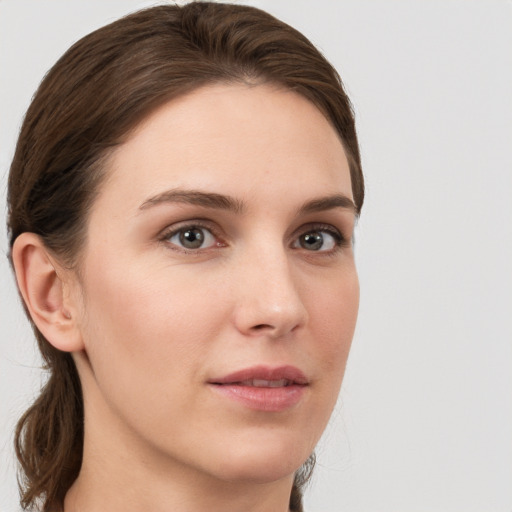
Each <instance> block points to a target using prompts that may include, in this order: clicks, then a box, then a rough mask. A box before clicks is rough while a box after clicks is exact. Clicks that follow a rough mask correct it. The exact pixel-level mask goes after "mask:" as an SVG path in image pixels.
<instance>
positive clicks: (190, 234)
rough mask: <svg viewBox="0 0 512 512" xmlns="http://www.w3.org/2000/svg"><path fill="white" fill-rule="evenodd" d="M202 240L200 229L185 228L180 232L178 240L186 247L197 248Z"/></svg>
mask: <svg viewBox="0 0 512 512" xmlns="http://www.w3.org/2000/svg"><path fill="white" fill-rule="evenodd" d="M203 241H204V234H203V232H202V231H201V230H200V229H197V228H194V229H187V230H186V231H183V232H182V233H181V234H180V242H181V244H182V245H183V246H184V247H187V248H188V249H197V248H198V247H201V245H202V243H203Z"/></svg>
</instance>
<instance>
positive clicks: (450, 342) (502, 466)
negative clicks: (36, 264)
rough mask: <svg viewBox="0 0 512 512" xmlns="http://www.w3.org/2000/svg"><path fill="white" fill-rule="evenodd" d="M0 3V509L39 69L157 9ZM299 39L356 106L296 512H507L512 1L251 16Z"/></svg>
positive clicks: (23, 396) (511, 387)
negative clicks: (334, 394) (341, 325)
mask: <svg viewBox="0 0 512 512" xmlns="http://www.w3.org/2000/svg"><path fill="white" fill-rule="evenodd" d="M154 3H155V2H147V1H146V2H141V1H136V0H117V1H113V0H94V1H93V0H87V1H85V0H46V1H43V0H0V191H1V193H0V196H1V199H0V209H1V216H2V223H1V227H0V244H1V253H2V257H1V258H0V287H1V293H0V315H1V326H0V334H1V338H0V511H2V512H9V511H15V510H18V506H17V490H16V479H15V463H14V457H13V453H12V449H11V445H12V432H13V428H14V424H15V421H16V419H17V418H18V417H19V415H20V414H21V412H22V411H23V410H24V409H25V408H26V406H27V405H28V403H29V401H30V399H31V398H32V397H33V396H34V395H35V393H36V392H37V390H38V387H39V385H40V382H41V378H42V375H41V372H40V370H39V369H38V366H39V364H40V363H39V360H38V357H37V355H36V352H35V349H34V340H33V336H32V334H31V332H30V331H29V329H28V326H27V322H26V321H25V319H24V316H23V312H22V307H21V305H20V302H19V300H18V297H17V293H16V291H15V287H14V280H13V278H12V276H11V273H10V268H9V265H8V262H7V258H6V252H7V240H6V233H5V222H4V217H5V188H6V175H7V171H8V167H9V163H10V159H11V158H12V154H13V149H14V144H15V140H16V137H17V132H18V130H19V127H20V122H21V119H22V116H23V113H24V111H25V110H26V108H27V106H28V104H29V101H30V98H31V95H32V94H33V92H34V91H35V89H36V87H37V85H38V83H39V81H40V80H41V78H42V77H43V75H44V73H45V72H46V70H47V69H48V68H49V67H50V66H51V65H52V64H53V63H54V62H55V61H56V59H57V58H58V57H59V56H60V55H61V54H62V53H63V52H64V51H65V50H66V49H67V47H68V46H69V45H70V44H71V43H73V42H74V41H76V40H77V39H78V38H80V37H81V36H83V35H85V34H86V33H88V32H90V31H91V30H93V29H95V28H98V27H99V26H101V25H104V24H106V23H107V22H109V21H112V20H114V19H115V18H117V17H119V16H121V15H123V14H125V13H128V12H131V11H133V10H136V9H138V8H141V7H144V6H148V5H152V4H154ZM244 3H249V4H252V5H256V6H257V7H261V8H263V9H266V10H268V11H270V12H271V13H273V14H275V15H277V16H278V17H280V18H282V19H283V20H284V21H287V22H288V23H290V24H291V25H293V26H295V27H296V28H298V29H299V30H301V31H303V32H304V33H305V34H306V35H307V36H308V37H309V38H310V39H311V40H312V41H313V42H314V43H315V44H316V45H317V46H318V47H319V48H320V49H321V50H322V51H323V52H324V54H325V55H326V56H327V58H328V59H329V60H330V61H331V62H332V63H333V64H334V65H335V66H336V68H337V69H338V70H339V72H340V74H341V76H342V78H343V80H344V82H345V85H346V87H347V90H348V92H349V95H350V97H351V98H352V100H353V103H354V105H355V112H356V120H357V126H358V131H359V137H360V141H361V147H362V156H363V168H364V172H365V175H366V180H367V199H366V204H365V206H364V209H363V214H362V218H361V220H360V222H359V226H358V229H357V232H356V238H357V241H356V256H357V262H358V267H359V272H360V278H361V291H362V293H361V308H360V317H359V325H358V329H357V332H356V336H355V340H354V345H353V350H352V353H351V356H350V359H349V363H348V368H347V373H346V377H345V382H344V386H343V390H342V394H341V398H340V402H339V405H338V407H337V409H336V411H335V413H334V415H333V418H332V421H331V424H330V426H329V428H328V430H327V432H326V434H325V436H324V437H323V439H322V441H321V443H320V445H319V447H318V459H319V461H318V465H317V468H316V471H315V476H314V478H313V481H312V484H311V487H310V489H309V491H308V494H307V499H306V504H307V507H306V508H307V510H308V512H338V511H350V512H372V511H376V512H402V511H404V512H405V511H406V512H424V511H435V512H461V511H464V512H510V511H511V510H512V398H511V397H512V320H511V317H512V263H511V262H512V204H511V203H512V201H511V197H512V152H511V147H512V3H511V2H510V1H508V0H479V1H474V0H429V1H424V0H403V1H392V0H382V1H375V0H374V1H370V0H341V1H333V0H316V1H313V0H261V1H248V2H244Z"/></svg>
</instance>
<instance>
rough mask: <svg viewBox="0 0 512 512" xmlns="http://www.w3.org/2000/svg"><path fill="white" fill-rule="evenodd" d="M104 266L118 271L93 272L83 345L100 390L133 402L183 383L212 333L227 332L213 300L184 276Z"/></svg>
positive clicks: (156, 270) (175, 273)
mask: <svg viewBox="0 0 512 512" xmlns="http://www.w3.org/2000/svg"><path fill="white" fill-rule="evenodd" d="M105 268H109V269H114V268H115V269H116V270H109V272H103V273H102V272H101V271H100V269H99V268H97V267H96V270H97V272H89V275H90V276H91V275H92V276H94V278H90V279H89V280H88V282H87V287H86V293H85V303H86V304H85V308H86V311H87V316H86V322H85V325H84V329H83V333H84V337H85V340H84V341H85V346H86V350H87V353H88V356H89V360H90V362H91V365H92V369H93V371H94V374H95V377H96V380H97V383H98V385H99V386H100V387H101V388H102V389H103V390H104V391H105V393H106V394H109V393H111V392H113V391H112V390H116V393H119V394H122V395H123V396H124V395H126V396H125V397H126V398H127V399H128V398H129V397H130V396H131V399H134V398H135V397H136V396H137V395H140V396H141V397H142V396H143V395H144V393H149V394H151V393H150V392H155V391H157V390H161V389H166V390H170V389H172V388H173V387H176V386H179V385H180V383H181V381H182V379H183V378H184V376H185V375H187V374H190V373H191V372H194V371H195V368H196V367H198V366H199V365H200V364H201V361H202V360H203V359H204V358H205V357H207V354H206V353H205V346H206V345H205V335H206V334H209V335H212V334H213V333H214V332H215V331H216V330H217V329H219V328H220V327H219V325H218V323H219V322H220V320H219V318H218V317H219V316H221V315H220V314H219V313H218V310H212V307H211V302H212V301H211V299H210V300H208V299H209V297H211V295H209V294H208V293H205V290H204V287H203V289H201V290H198V289H197V287H195V286H194V285H193V283H190V280H189V279H187V276H183V275H182V274H180V272H176V271H174V272H170V271H169V272H161V271H160V270H159V269H155V268H154V267H153V268H152V269H151V270H148V269H147V266H144V268H138V267H137V266H136V265H122V264H121V263H120V262H118V265H117V267H116V266H113V265H105ZM123 268H124V269H125V270H127V271H125V272H123V271H122V270H123ZM166 276H169V277H166ZM171 276H172V280H171V278H170V277H171ZM198 312H201V314H200V317H199V314H198ZM216 315H217V316H216ZM123 386H124V388H123ZM139 392H140V393H139ZM117 398H121V397H120V396H119V397H117Z"/></svg>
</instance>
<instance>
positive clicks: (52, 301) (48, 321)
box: [12, 233, 84, 352]
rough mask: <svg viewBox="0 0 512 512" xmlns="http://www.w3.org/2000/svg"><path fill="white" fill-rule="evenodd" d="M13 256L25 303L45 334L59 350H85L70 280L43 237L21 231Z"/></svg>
mask: <svg viewBox="0 0 512 512" xmlns="http://www.w3.org/2000/svg"><path fill="white" fill-rule="evenodd" d="M12 259H13V264H14V269H15V272H16V279H17V281H18V287H19V289H20V292H21V295H22V297H23V300H24V302H25V305H26V307H27V309H28V311H29V313H30V316H31V318H32V320H33V322H34V323H35V324H36V326H37V328H38V329H39V330H40V331H41V333H42V334H43V336H44V337H45V338H46V339H47V340H48V342H49V343H51V344H52V345H53V346H54V347H55V348H57V349H59V350H63V351H65V352H74V351H78V350H83V348H84V347H83V343H82V337H81V334H80V330H79V329H78V325H77V322H76V315H75V318H73V313H72V312H73V310H75V308H74V304H73V302H72V300H71V298H70V294H69V293H68V292H69V290H68V289H67V287H68V283H66V282H65V281H64V280H63V277H62V276H63V273H64V271H63V270H62V269H61V268H60V267H59V266H58V264H57V262H56V261H55V259H54V258H53V257H52V256H51V255H50V253H49V251H48V249H47V248H46V247H45V245H44V244H43V242H42V240H41V238H40V237H39V236H37V235H35V234H34V233H22V234H21V235H20V236H18V238H17V239H16V241H15V242H14V246H13V249H12Z"/></svg>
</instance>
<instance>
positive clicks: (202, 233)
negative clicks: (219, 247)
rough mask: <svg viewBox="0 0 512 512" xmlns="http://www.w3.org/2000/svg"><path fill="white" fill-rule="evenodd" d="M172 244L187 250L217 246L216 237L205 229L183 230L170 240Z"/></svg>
mask: <svg viewBox="0 0 512 512" xmlns="http://www.w3.org/2000/svg"><path fill="white" fill-rule="evenodd" d="M169 242H171V243H172V244H175V245H178V246H181V247H183V248H185V249H205V248H207V247H212V246H213V245H214V244H215V237H214V236H213V234H212V233H211V232H210V231H209V230H208V229H205V228H199V227H188V228H182V229H180V230H179V231H177V232H176V233H174V235H172V236H171V237H170V238H169Z"/></svg>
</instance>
